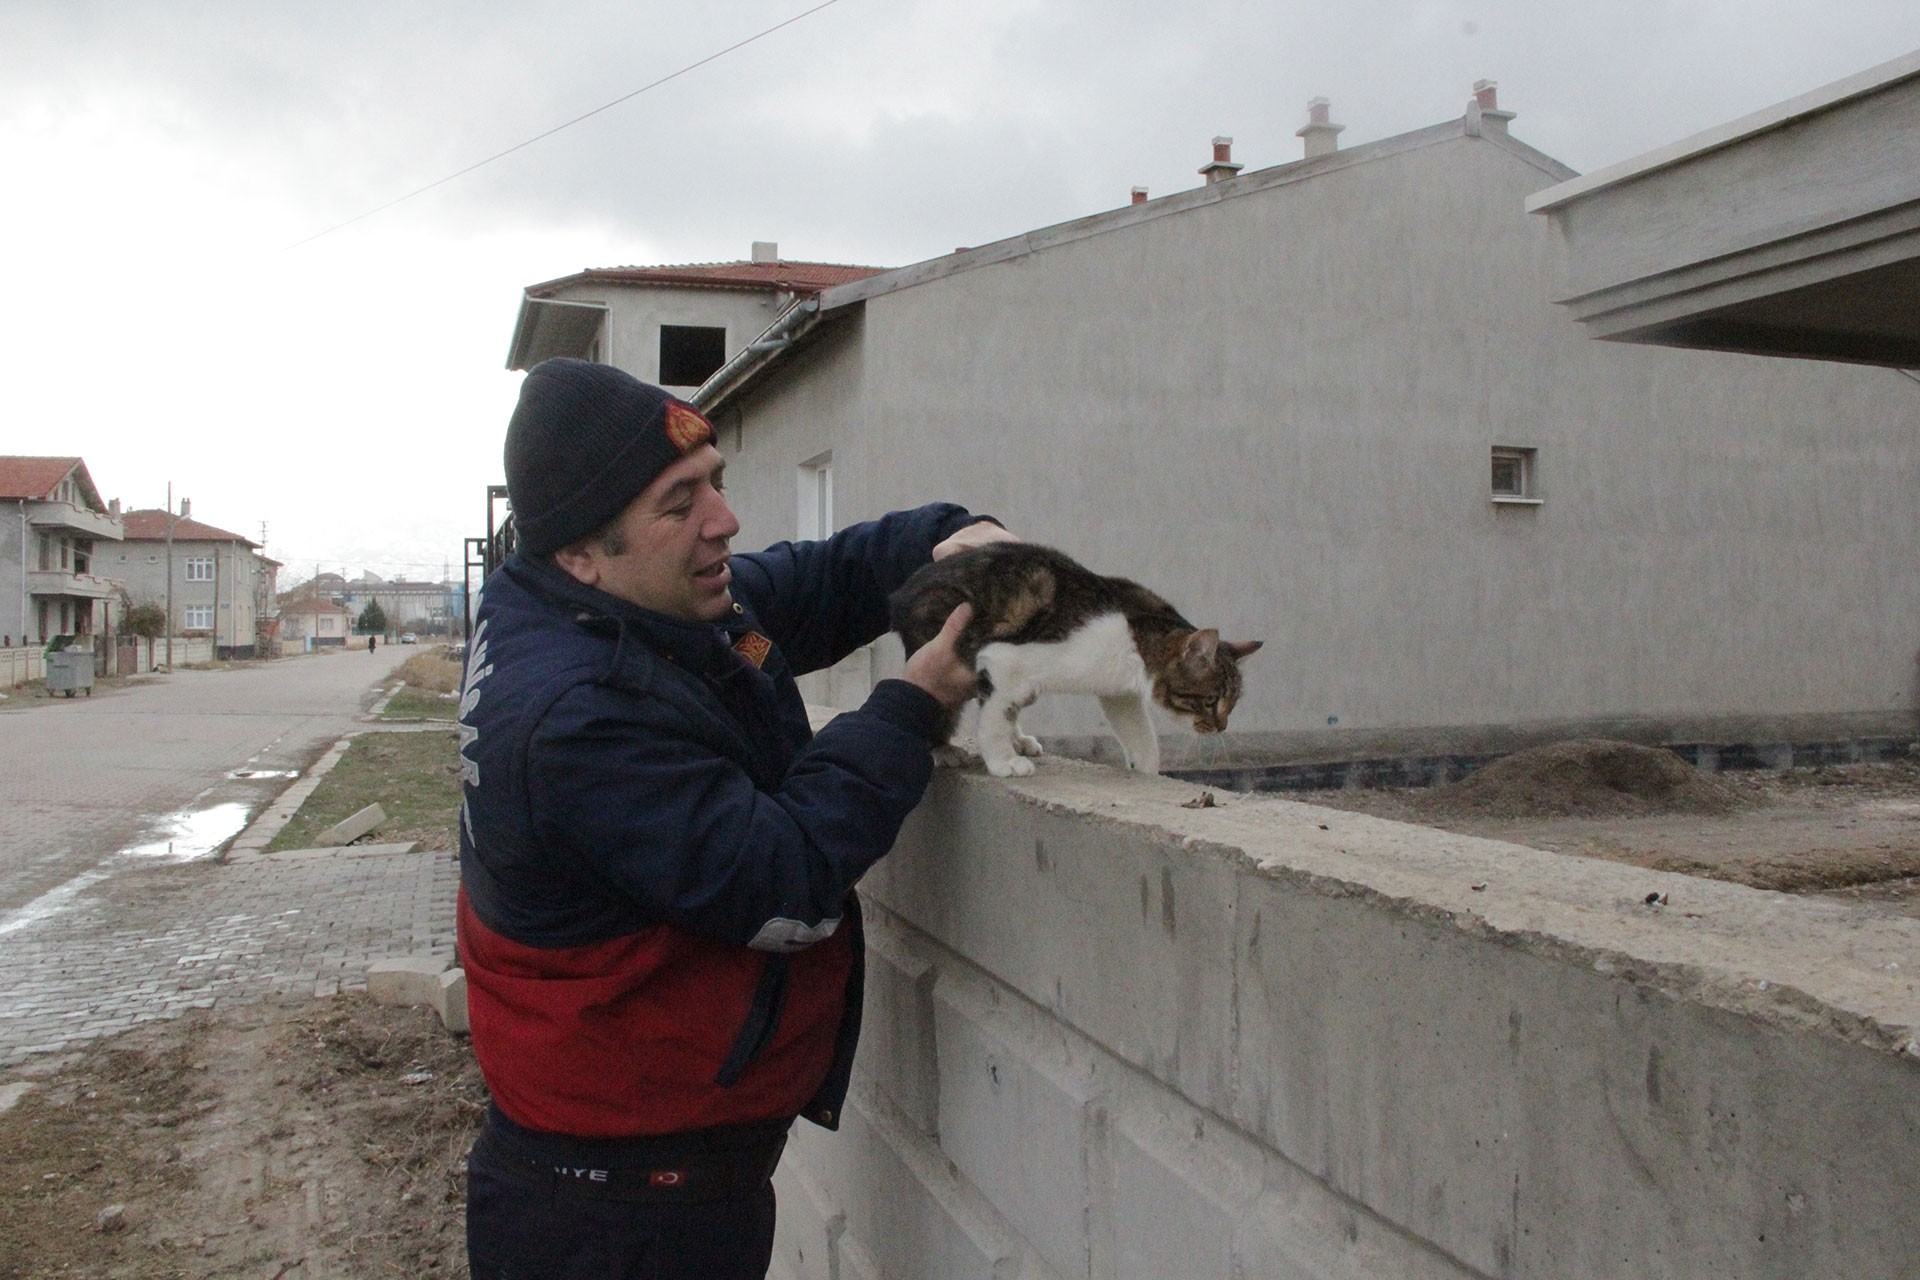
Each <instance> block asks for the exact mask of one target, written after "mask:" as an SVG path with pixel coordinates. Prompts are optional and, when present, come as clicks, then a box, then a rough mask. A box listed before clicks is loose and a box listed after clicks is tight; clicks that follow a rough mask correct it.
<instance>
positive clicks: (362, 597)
mask: <svg viewBox="0 0 1920 1280" xmlns="http://www.w3.org/2000/svg"><path fill="white" fill-rule="evenodd" d="M341 603H342V604H344V605H345V606H346V607H347V609H348V610H349V611H350V612H351V613H352V614H353V616H354V617H356V618H358V617H359V616H360V613H361V611H362V610H363V609H365V608H366V607H367V606H368V605H369V604H374V603H377V604H379V606H380V612H381V613H383V614H385V615H386V618H387V630H389V631H394V632H399V631H418V632H423V633H426V634H429V635H438V634H443V633H445V632H447V631H449V630H451V629H454V628H457V627H458V626H459V624H460V589H459V584H458V583H450V582H404V581H395V582H389V581H387V580H385V579H383V578H379V577H376V576H375V575H373V574H371V573H369V574H366V575H364V576H363V577H362V578H361V579H360V580H359V581H357V582H352V583H348V584H347V585H346V589H345V591H344V592H343V594H342V596H341Z"/></svg>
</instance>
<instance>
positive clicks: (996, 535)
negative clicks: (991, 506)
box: [933, 520, 1020, 560]
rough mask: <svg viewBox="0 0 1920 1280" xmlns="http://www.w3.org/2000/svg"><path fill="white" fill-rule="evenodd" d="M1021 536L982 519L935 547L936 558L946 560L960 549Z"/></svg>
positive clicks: (1012, 539) (964, 549) (1013, 540)
mask: <svg viewBox="0 0 1920 1280" xmlns="http://www.w3.org/2000/svg"><path fill="white" fill-rule="evenodd" d="M1018 541H1020V539H1019V537H1018V536H1017V535H1015V534H1011V533H1008V532H1007V531H1006V530H1005V529H1002V528H1001V527H1000V526H999V525H997V524H995V523H994V522H993V521H991V520H981V521H978V522H976V523H974V524H970V525H968V526H967V527H966V528H964V529H962V530H960V531H959V532H958V533H956V534H954V535H953V536H952V537H950V538H948V539H947V540H946V541H945V542H942V543H939V544H938V545H936V546H935V547H934V549H933V558H934V559H935V560H944V559H946V558H947V557H948V556H950V555H953V554H954V553H955V552H959V551H971V550H973V549H974V548H975V547H984V546H986V545H987V544H988V543H989V542H1018Z"/></svg>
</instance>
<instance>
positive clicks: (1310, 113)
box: [1293, 98, 1347, 160]
mask: <svg viewBox="0 0 1920 1280" xmlns="http://www.w3.org/2000/svg"><path fill="white" fill-rule="evenodd" d="M1332 109H1333V106H1332V104H1331V103H1329V102H1328V101H1327V100H1326V99H1325V98H1314V99H1311V100H1310V101H1309V102H1308V103H1307V123H1306V125H1305V126H1304V127H1303V128H1300V129H1296V130H1294V134H1293V136H1294V137H1296V138H1304V139H1306V142H1307V159H1309V160H1311V159H1313V158H1314V157H1315V156H1329V155H1332V154H1333V153H1334V152H1335V151H1336V150H1338V149H1339V147H1340V131H1341V130H1343V129H1345V128H1346V127H1347V126H1345V125H1343V124H1334V123H1332V122H1331V121H1330V120H1329V119H1328V118H1327V115H1328V112H1330V111H1331V110H1332Z"/></svg>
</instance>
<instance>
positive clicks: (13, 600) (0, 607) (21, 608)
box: [0, 502, 34, 644]
mask: <svg viewBox="0 0 1920 1280" xmlns="http://www.w3.org/2000/svg"><path fill="white" fill-rule="evenodd" d="M26 506H27V504H26V503H24V502H0V636H5V637H10V638H11V642H12V643H14V644H21V643H23V640H22V637H24V636H25V635H26V632H27V628H28V625H29V622H28V619H29V618H30V617H31V616H32V604H31V603H30V602H29V601H28V599H27V596H26V587H27V578H26V573H27V564H28V563H29V561H30V559H31V557H32V554H33V552H32V547H33V537H34V534H33V530H32V528H31V527H30V526H29V525H28V524H27V522H26Z"/></svg>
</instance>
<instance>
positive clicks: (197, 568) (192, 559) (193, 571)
mask: <svg viewBox="0 0 1920 1280" xmlns="http://www.w3.org/2000/svg"><path fill="white" fill-rule="evenodd" d="M187 581H188V582H212V581H213V557H212V556H188V557H187Z"/></svg>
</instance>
